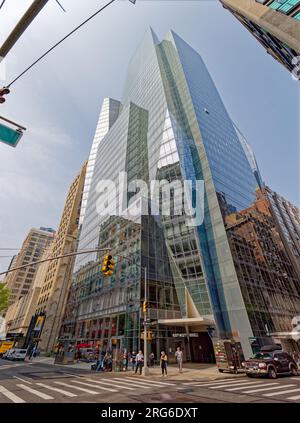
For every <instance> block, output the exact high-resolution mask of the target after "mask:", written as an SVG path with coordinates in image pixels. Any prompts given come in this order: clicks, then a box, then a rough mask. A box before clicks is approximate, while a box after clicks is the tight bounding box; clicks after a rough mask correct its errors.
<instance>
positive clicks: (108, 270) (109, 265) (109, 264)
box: [102, 255, 115, 276]
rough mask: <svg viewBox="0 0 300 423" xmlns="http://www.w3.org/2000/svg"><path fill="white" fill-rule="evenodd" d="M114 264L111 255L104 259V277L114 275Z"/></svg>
mask: <svg viewBox="0 0 300 423" xmlns="http://www.w3.org/2000/svg"><path fill="white" fill-rule="evenodd" d="M114 268H115V262H114V261H113V257H112V256H111V255H108V256H105V257H104V262H103V266H102V273H103V274H104V275H105V276H111V275H113V273H114Z"/></svg>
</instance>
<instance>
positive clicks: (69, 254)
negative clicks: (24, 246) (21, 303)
mask: <svg viewBox="0 0 300 423" xmlns="http://www.w3.org/2000/svg"><path fill="white" fill-rule="evenodd" d="M100 251H111V248H94V249H93V250H84V251H75V252H74V253H68V254H62V255H61V256H54V257H49V258H47V259H43V260H39V261H34V262H32V263H28V264H24V265H23V266H18V267H15V268H14V269H9V270H6V272H2V273H0V276H2V275H7V274H8V273H11V272H15V271H16V270H22V269H26V268H27V267H32V266H37V265H38V264H42V263H46V262H48V261H54V260H59V259H61V258H65V257H73V256H79V255H81V254H90V253H98V252H100Z"/></svg>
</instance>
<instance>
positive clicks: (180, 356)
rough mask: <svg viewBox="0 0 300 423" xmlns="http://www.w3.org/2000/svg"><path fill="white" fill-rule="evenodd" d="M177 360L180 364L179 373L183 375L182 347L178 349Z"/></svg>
mask: <svg viewBox="0 0 300 423" xmlns="http://www.w3.org/2000/svg"><path fill="white" fill-rule="evenodd" d="M175 358H176V361H177V364H178V369H179V373H182V362H183V352H182V351H181V348H180V347H178V348H177V351H176V353H175Z"/></svg>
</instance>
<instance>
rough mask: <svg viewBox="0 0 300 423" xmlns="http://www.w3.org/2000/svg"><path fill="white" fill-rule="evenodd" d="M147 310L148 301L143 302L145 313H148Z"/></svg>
mask: <svg viewBox="0 0 300 423" xmlns="http://www.w3.org/2000/svg"><path fill="white" fill-rule="evenodd" d="M147 309H148V301H144V302H143V312H144V313H147Z"/></svg>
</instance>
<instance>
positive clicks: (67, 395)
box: [37, 383, 78, 398]
mask: <svg viewBox="0 0 300 423" xmlns="http://www.w3.org/2000/svg"><path fill="white" fill-rule="evenodd" d="M37 385H38V386H41V387H42V388H46V389H49V390H50V391H54V392H58V393H59V394H62V395H65V396H66V397H69V398H74V397H77V396H78V395H77V394H73V393H72V392H68V391H65V390H64V389H59V388H55V387H54V386H50V385H46V384H45V383H37Z"/></svg>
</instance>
